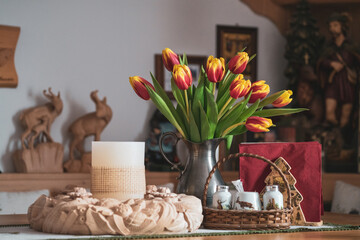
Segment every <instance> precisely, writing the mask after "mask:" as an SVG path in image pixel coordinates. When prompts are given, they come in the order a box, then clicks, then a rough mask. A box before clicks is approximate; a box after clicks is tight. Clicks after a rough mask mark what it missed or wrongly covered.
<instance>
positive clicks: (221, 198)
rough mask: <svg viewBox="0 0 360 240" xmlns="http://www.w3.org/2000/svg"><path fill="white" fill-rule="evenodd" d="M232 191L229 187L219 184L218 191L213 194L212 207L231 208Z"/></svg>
mask: <svg viewBox="0 0 360 240" xmlns="http://www.w3.org/2000/svg"><path fill="white" fill-rule="evenodd" d="M230 204H231V193H230V192H229V187H228V186H225V185H218V186H217V191H216V192H215V193H214V195H213V200H212V207H213V208H217V209H230Z"/></svg>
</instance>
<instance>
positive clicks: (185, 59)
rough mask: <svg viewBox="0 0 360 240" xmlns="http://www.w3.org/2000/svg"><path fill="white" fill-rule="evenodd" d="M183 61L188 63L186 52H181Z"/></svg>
mask: <svg viewBox="0 0 360 240" xmlns="http://www.w3.org/2000/svg"><path fill="white" fill-rule="evenodd" d="M183 63H184V64H185V65H186V66H187V65H188V59H187V56H186V53H184V54H183Z"/></svg>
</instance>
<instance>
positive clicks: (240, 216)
mask: <svg viewBox="0 0 360 240" xmlns="http://www.w3.org/2000/svg"><path fill="white" fill-rule="evenodd" d="M238 157H252V158H255V159H260V160H262V161H264V162H266V163H268V164H270V165H271V166H273V167H274V168H275V169H276V170H277V171H278V172H279V174H280V176H281V177H282V179H283V180H284V182H285V184H286V190H287V191H288V193H289V194H288V198H287V200H286V202H285V207H284V209H278V210H260V211H257V210H222V209H215V208H209V207H206V196H207V192H208V187H209V183H210V180H211V177H212V176H213V174H214V173H215V171H216V170H217V169H218V168H219V167H220V166H221V165H222V164H223V163H225V162H226V161H227V160H229V159H231V158H238ZM202 203H203V214H204V221H203V224H204V227H205V228H211V229H234V230H241V229H242V230H270V229H288V228H289V227H290V224H291V214H292V207H291V198H290V186H289V182H288V181H287V179H286V177H285V176H284V174H283V173H282V172H281V170H280V169H279V168H278V167H277V166H276V165H275V164H274V163H273V162H271V161H270V160H269V159H266V158H264V157H262V156H258V155H255V154H250V153H236V154H230V155H229V156H228V157H227V158H223V159H222V160H221V161H218V162H217V164H216V165H215V166H214V167H213V169H212V170H211V172H210V173H209V176H208V178H207V180H206V183H205V188H204V193H203V199H202Z"/></svg>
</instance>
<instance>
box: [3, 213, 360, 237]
mask: <svg viewBox="0 0 360 240" xmlns="http://www.w3.org/2000/svg"><path fill="white" fill-rule="evenodd" d="M25 217H26V215H23V218H24V221H25ZM6 220H9V215H8V216H7V217H5V216H4V215H0V223H3V224H4V223H5V222H6ZM323 221H324V222H325V223H335V224H349V225H360V215H347V214H336V213H330V212H325V215H324V216H323ZM24 223H26V222H24ZM166 239H174V240H175V239H190V240H217V239H224V240H236V239H240V240H242V239H244V240H245V239H246V240H255V239H256V240H270V239H276V240H285V239H286V240H288V239H306V240H323V239H329V240H347V239H348V240H355V239H356V240H359V239H360V230H356V231H324V232H320V231H319V232H297V233H271V234H251V235H233V236H213V237H185V238H166Z"/></svg>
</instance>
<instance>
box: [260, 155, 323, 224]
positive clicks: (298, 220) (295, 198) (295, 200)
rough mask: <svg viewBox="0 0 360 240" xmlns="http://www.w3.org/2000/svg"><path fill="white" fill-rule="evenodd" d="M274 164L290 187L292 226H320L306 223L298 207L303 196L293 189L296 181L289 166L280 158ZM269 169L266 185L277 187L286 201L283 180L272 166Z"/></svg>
mask: <svg viewBox="0 0 360 240" xmlns="http://www.w3.org/2000/svg"><path fill="white" fill-rule="evenodd" d="M274 163H275V165H276V166H278V167H279V168H280V169H281V171H282V172H283V174H284V175H285V177H286V179H287V180H288V182H289V185H290V194H291V206H292V208H293V213H292V216H291V218H292V220H291V223H292V225H300V226H301V225H307V226H321V225H322V221H321V222H307V221H306V219H305V216H304V213H303V211H302V208H301V205H300V203H301V202H302V200H303V196H302V195H301V193H300V192H299V190H298V189H297V188H296V187H295V184H296V179H295V177H294V176H293V175H292V174H291V172H290V170H291V167H290V165H289V164H288V163H287V162H286V160H285V159H284V158H282V157H279V158H278V159H276V160H275V162H274ZM270 169H271V172H270V173H269V175H268V176H267V177H266V178H265V183H266V185H279V191H280V192H282V194H283V196H284V199H287V196H288V192H287V191H286V190H285V188H286V187H285V183H284V181H283V179H282V178H281V176H280V174H279V173H278V171H276V170H275V169H274V168H273V167H272V166H271V167H270ZM264 193H265V188H264V189H263V190H262V192H261V193H260V195H263V194H264Z"/></svg>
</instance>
